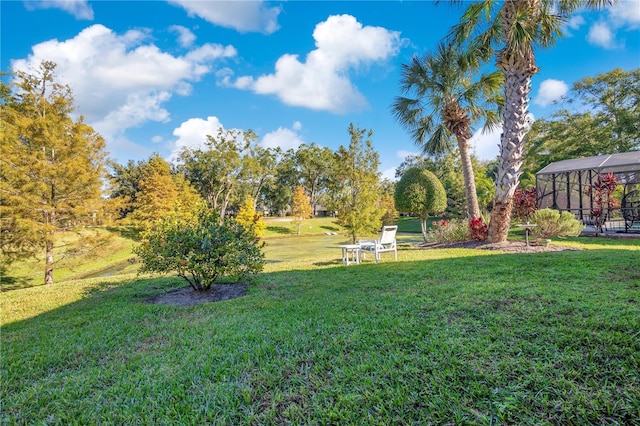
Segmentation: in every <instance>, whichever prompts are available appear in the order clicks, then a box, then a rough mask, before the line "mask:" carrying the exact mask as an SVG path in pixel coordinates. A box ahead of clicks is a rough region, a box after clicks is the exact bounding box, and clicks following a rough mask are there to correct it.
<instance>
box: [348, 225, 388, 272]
mask: <svg viewBox="0 0 640 426" xmlns="http://www.w3.org/2000/svg"><path fill="white" fill-rule="evenodd" d="M397 231H398V227H397V226H395V225H394V226H383V227H382V234H381V235H380V238H379V239H377V240H362V241H359V242H358V244H360V250H361V252H362V253H363V254H364V253H365V252H370V253H374V255H375V258H376V263H378V261H379V260H380V253H385V252H391V251H392V252H394V254H395V258H396V260H398V249H397V247H396V232H397Z"/></svg>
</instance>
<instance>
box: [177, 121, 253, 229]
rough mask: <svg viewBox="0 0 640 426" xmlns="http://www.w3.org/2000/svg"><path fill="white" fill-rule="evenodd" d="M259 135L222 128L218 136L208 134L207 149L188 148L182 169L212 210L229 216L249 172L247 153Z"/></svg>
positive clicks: (183, 155) (181, 158)
mask: <svg viewBox="0 0 640 426" xmlns="http://www.w3.org/2000/svg"><path fill="white" fill-rule="evenodd" d="M256 138H257V136H256V135H255V133H253V132H252V131H251V130H249V131H246V132H244V131H238V130H227V131H224V130H222V129H220V131H219V132H218V134H217V135H216V136H215V137H214V136H211V135H207V144H206V145H207V147H206V149H204V150H203V149H190V148H184V149H183V150H182V152H181V153H180V162H181V164H180V166H179V167H178V170H179V171H181V172H182V173H184V175H185V177H186V178H187V179H188V180H189V182H191V184H192V185H193V186H194V188H196V190H197V191H198V193H199V194H200V195H201V196H202V198H204V199H205V200H207V202H208V203H209V207H210V208H211V209H213V210H216V211H218V213H219V215H220V218H223V217H224V216H225V214H226V211H227V207H228V206H229V201H230V200H231V196H232V195H233V194H234V191H235V189H236V188H237V186H238V184H239V183H240V181H241V178H242V176H243V173H244V172H245V166H246V162H245V161H244V160H243V158H244V155H245V153H246V152H247V151H248V150H249V148H250V146H251V144H252V142H253V141H255V139H256Z"/></svg>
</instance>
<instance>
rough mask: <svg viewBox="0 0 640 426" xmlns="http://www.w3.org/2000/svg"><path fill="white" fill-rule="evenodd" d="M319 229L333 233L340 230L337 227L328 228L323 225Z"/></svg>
mask: <svg viewBox="0 0 640 426" xmlns="http://www.w3.org/2000/svg"><path fill="white" fill-rule="evenodd" d="M320 228H322V229H326V230H327V231H333V232H338V231H339V230H340V228H338V227H337V226H328V225H323V226H321V227H320Z"/></svg>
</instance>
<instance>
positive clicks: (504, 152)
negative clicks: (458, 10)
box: [488, 0, 538, 243]
mask: <svg viewBox="0 0 640 426" xmlns="http://www.w3.org/2000/svg"><path fill="white" fill-rule="evenodd" d="M537 4H538V2H537V0H526V1H522V0H518V1H515V0H511V1H507V2H505V6H504V7H503V8H502V13H503V20H504V23H505V28H511V26H512V23H513V21H514V20H515V18H516V15H517V14H518V13H519V12H520V10H519V9H523V8H531V7H537ZM497 65H498V68H500V69H501V70H502V72H503V74H504V87H505V93H504V108H503V111H502V119H503V129H502V135H501V137H500V158H499V162H498V176H497V177H496V192H495V196H494V199H493V210H492V212H491V221H490V222H489V236H488V240H489V242H493V243H496V242H502V241H506V240H507V236H508V233H509V226H510V224H511V211H512V209H513V194H514V192H515V190H516V188H517V187H518V184H519V183H520V175H521V174H522V171H521V167H522V153H523V147H524V137H525V135H526V134H527V131H528V128H527V109H528V107H529V93H530V92H531V77H532V76H533V75H534V74H535V73H537V72H538V68H537V67H536V65H535V57H534V54H533V48H532V47H531V46H528V47H526V48H522V47H521V48H520V50H518V51H514V50H511V49H510V46H506V47H505V49H504V50H502V51H501V52H500V54H499V57H498V61H497Z"/></svg>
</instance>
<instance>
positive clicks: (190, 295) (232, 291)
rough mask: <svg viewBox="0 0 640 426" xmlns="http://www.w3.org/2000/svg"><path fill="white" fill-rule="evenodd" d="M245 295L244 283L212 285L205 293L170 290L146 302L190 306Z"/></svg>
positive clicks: (187, 289) (190, 290) (189, 289)
mask: <svg viewBox="0 0 640 426" xmlns="http://www.w3.org/2000/svg"><path fill="white" fill-rule="evenodd" d="M246 294H247V284H246V283H233V284H214V285H212V286H211V288H210V289H209V290H207V291H195V290H194V289H193V288H191V287H183V288H179V289H177V290H171V291H169V292H167V293H162V294H157V295H155V296H152V297H150V298H149V299H147V302H149V303H155V304H158V305H174V306H192V305H199V304H201V303H211V302H220V301H223V300H229V299H235V298H237V297H242V296H244V295H246Z"/></svg>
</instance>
